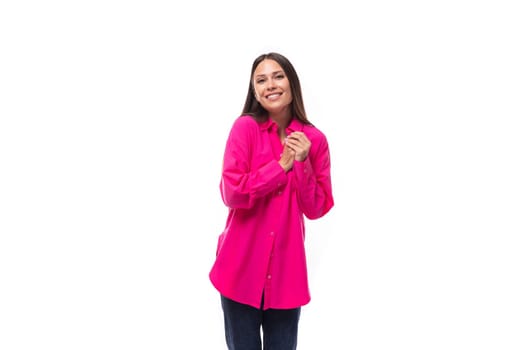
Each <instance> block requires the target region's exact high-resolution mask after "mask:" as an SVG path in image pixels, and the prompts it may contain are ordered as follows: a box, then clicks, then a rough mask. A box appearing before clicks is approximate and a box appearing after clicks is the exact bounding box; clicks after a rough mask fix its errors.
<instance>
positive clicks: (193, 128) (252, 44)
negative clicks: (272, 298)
mask: <svg viewBox="0 0 525 350" xmlns="http://www.w3.org/2000/svg"><path fill="white" fill-rule="evenodd" d="M518 3H519V2H518V1H481V2H479V1H465V0H460V1H440V2H421V1H419V2H417V1H398V2H389V1H366V2H364V1H363V2H362V1H353V2H346V3H343V2H341V3H340V2H335V1H324V2H323V3H322V4H321V3H315V4H310V3H308V2H304V1H301V2H299V1H296V2H294V1H290V2H282V1H269V2H256V3H253V2H242V3H241V2H239V3H237V2H232V1H222V2H216V1H194V2H188V3H184V4H182V3H180V4H179V3H173V2H169V1H147V2H146V1H131V2H129V1H126V2H125V1H116V0H109V1H108V0H106V1H90V2H66V1H47V2H37V1H16V2H15V1H6V2H2V4H1V5H0V47H1V51H2V54H1V55H0V62H1V64H0V93H1V96H0V117H1V121H0V177H1V181H0V210H1V211H0V329H1V332H0V348H1V349H5V350H15V349H54V350H59V349H68V350H70V349H75V350H80V349H90V350H91V349H97V350H103V349H111V350H115V349H127V350H131V349H156V350H161V349H225V345H224V337H223V324H222V313H221V309H220V300H219V295H218V294H217V292H216V291H215V290H214V289H213V287H212V286H211V283H210V282H209V280H208V271H209V269H210V268H211V265H212V263H213V259H214V254H215V247H216V242H217V236H218V234H219V233H220V232H221V231H222V229H223V226H224V223H225V219H226V208H225V207H224V205H223V203H222V201H221V200H220V193H219V187H218V184H219V178H220V170H221V162H222V152H223V149H224V145H225V141H226V137H227V133H228V131H229V129H230V127H231V124H232V123H233V121H234V119H235V118H236V117H237V116H238V115H239V113H240V112H241V109H242V105H243V103H244V99H245V96H246V93H247V89H248V83H249V74H250V68H251V63H252V61H253V60H254V58H255V57H256V56H258V55H259V54H261V53H265V52H269V51H277V52H280V53H282V54H284V55H285V56H287V57H288V58H289V59H290V60H291V62H292V63H293V64H294V66H295V68H296V70H297V71H298V74H299V77H300V80H301V84H302V87H303V94H304V100H305V104H306V110H307V113H308V116H309V119H310V120H311V121H312V122H313V123H314V124H315V125H316V126H318V127H319V128H320V129H321V130H322V131H323V132H324V133H325V134H326V135H327V137H328V141H329V145H330V149H331V155H332V176H333V179H332V180H333V190H334V200H335V207H334V208H333V210H332V211H331V212H330V213H329V214H327V215H326V216H325V217H324V218H322V219H319V220H317V221H307V223H306V225H307V228H306V229H307V238H306V245H307V251H308V258H309V273H310V285H311V294H312V302H311V303H310V304H309V305H307V306H306V307H304V308H303V311H302V316H301V321H300V330H299V349H303V350H306V349H359V350H365V349H403V350H409V349H418V350H420V349H425V350H430V349H439V350H442V349H449V350H452V349H458V350H465V349H498V350H500V349H505V350H513V349H520V350H522V349H523V348H524V347H525V338H524V336H523V329H525V318H524V315H525V302H524V298H523V295H525V282H524V273H525V257H524V254H523V251H524V248H525V245H524V243H523V236H524V234H525V223H524V213H525V202H524V198H525V196H524V195H525V186H524V181H523V179H524V178H525V166H524V150H525V141H524V137H523V135H524V131H525V130H524V126H523V124H524V123H523V121H524V117H525V113H524V103H523V97H524V93H525V87H524V81H525V69H524V65H523V62H525V50H524V46H523V43H524V42H525V41H524V39H525V38H524V35H523V33H525V28H524V27H525V25H524V22H523V18H524V13H523V10H521V8H520V7H518Z"/></svg>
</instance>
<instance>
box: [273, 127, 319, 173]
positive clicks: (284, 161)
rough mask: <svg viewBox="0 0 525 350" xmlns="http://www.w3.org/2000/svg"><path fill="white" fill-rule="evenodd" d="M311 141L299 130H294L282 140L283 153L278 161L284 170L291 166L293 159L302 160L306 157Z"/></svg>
mask: <svg viewBox="0 0 525 350" xmlns="http://www.w3.org/2000/svg"><path fill="white" fill-rule="evenodd" d="M311 145H312V143H311V142H310V140H309V139H308V137H306V135H305V134H304V133H303V132H301V131H294V132H292V133H291V134H290V135H288V136H287V137H286V139H285V140H284V148H283V154H282V156H281V159H280V160H279V163H280V164H281V166H282V167H283V169H284V170H286V171H288V170H290V169H291V168H292V165H293V161H294V160H296V161H299V162H302V161H304V160H305V159H306V157H308V152H310V147H311Z"/></svg>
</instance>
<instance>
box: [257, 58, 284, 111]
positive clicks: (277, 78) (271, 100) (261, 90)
mask: <svg viewBox="0 0 525 350" xmlns="http://www.w3.org/2000/svg"><path fill="white" fill-rule="evenodd" d="M253 87H254V93H255V98H256V99H257V101H259V103H260V104H261V106H262V107H263V108H264V109H265V110H267V111H268V113H270V114H272V113H279V112H282V111H284V110H286V108H288V106H289V105H290V103H291V102H292V91H291V89H290V82H289V81H288V77H286V74H285V73H284V70H283V69H282V67H281V66H280V65H279V64H278V63H277V62H276V61H274V60H271V59H265V60H263V61H262V62H261V63H259V65H258V66H257V67H256V68H255V71H254V72H253Z"/></svg>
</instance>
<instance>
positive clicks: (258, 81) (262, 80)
mask: <svg viewBox="0 0 525 350" xmlns="http://www.w3.org/2000/svg"><path fill="white" fill-rule="evenodd" d="M264 81H265V79H257V80H255V82H256V83H257V84H262V83H264Z"/></svg>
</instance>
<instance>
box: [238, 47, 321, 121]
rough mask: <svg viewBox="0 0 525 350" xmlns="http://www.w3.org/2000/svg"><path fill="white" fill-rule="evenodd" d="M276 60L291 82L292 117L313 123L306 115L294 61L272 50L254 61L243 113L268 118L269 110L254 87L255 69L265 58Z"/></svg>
mask: <svg viewBox="0 0 525 350" xmlns="http://www.w3.org/2000/svg"><path fill="white" fill-rule="evenodd" d="M267 59H268V60H274V61H275V62H277V63H278V64H279V65H280V66H281V67H282V68H283V70H284V73H285V74H286V77H287V78H288V81H289V82H290V90H291V92H292V103H291V113H292V117H295V118H296V119H298V120H299V121H301V122H302V123H303V124H306V125H311V124H312V123H310V121H309V120H308V118H307V117H306V111H305V109H304V103H303V94H302V91H301V83H300V82H299V76H298V75H297V72H296V71H295V68H294V67H293V65H292V63H291V62H290V61H289V60H288V59H287V58H286V57H284V56H283V55H281V54H279V53H276V52H270V53H265V54H262V55H260V56H259V57H257V58H256V59H255V61H253V64H252V72H251V74H250V85H249V86H248V94H247V95H246V101H245V102H244V108H243V109H242V114H247V115H251V116H252V117H254V118H255V119H257V120H266V119H267V118H268V112H267V111H266V110H265V109H264V108H263V107H262V106H261V104H260V103H259V101H257V99H256V98H255V94H254V91H255V90H254V87H253V74H254V72H255V69H256V68H257V66H258V65H259V63H261V62H262V61H263V60H267Z"/></svg>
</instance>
